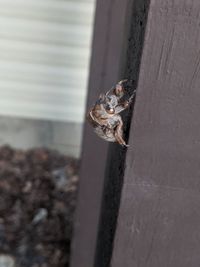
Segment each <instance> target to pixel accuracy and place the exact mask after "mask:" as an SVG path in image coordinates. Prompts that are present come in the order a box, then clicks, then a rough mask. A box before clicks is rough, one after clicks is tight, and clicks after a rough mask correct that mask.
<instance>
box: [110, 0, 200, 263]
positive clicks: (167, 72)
mask: <svg viewBox="0 0 200 267" xmlns="http://www.w3.org/2000/svg"><path fill="white" fill-rule="evenodd" d="M199 44H200V2H199V1H198V0H193V1H191V0H190V1H182V0H167V1H166V0H151V3H150V9H149V15H148V22H147V28H146V35H145V43H144V49H143V55H142V62H141V67H140V75H139V82H138V89H137V97H136V102H135V109H134V116H133V118H132V124H131V132H130V141H129V143H130V148H129V150H128V152H127V159H126V170H125V176H124V186H123V191H122V197H121V205H120V211H119V217H118V224H117V231H116V236H115V243H114V251H113V256H112V263H111V266H112V267H122V266H126V267H160V266H162V267H188V266H190V267H197V266H199V263H200V194H199V192H200V168H199V164H200V121H199V114H200V105H199V103H200V90H199V87H200V73H199V72H200V48H199ZM132 49H134V48H132Z"/></svg>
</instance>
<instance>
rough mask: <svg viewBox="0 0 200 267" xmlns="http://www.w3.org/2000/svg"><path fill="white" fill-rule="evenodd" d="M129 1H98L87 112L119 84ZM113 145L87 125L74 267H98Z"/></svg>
mask: <svg viewBox="0 0 200 267" xmlns="http://www.w3.org/2000/svg"><path fill="white" fill-rule="evenodd" d="M131 2H132V0H131V1H129V0H116V1H112V0H97V6H96V16H95V25H94V37H93V46H92V47H93V48H92V51H93V52H92V58H91V64H90V79H89V89H88V101H87V109H88V108H89V107H91V105H92V104H93V103H94V102H95V101H96V99H97V97H98V96H99V94H100V93H101V92H106V91H107V90H108V89H110V88H111V87H112V86H113V85H114V84H115V83H116V82H117V81H119V79H120V78H122V77H120V76H121V75H120V73H121V72H122V69H123V64H124V55H125V54H126V49H125V47H126V41H127V38H128V35H127V34H128V28H129V27H128V26H127V25H129V23H127V19H128V18H127V14H128V13H129V4H130V3H131ZM108 150H109V144H108V143H106V142H105V141H104V140H101V139H100V138H99V137H98V136H96V135H95V134H94V133H93V130H92V128H91V126H90V125H88V124H87V123H86V124H85V128H84V135H83V147H82V157H81V170H80V185H79V197H78V203H77V212H76V218H75V226H74V240H73V244H72V257H71V267H80V266H83V267H94V266H95V258H96V248H97V241H98V240H97V239H98V233H99V222H100V216H101V205H102V198H103V192H104V182H105V172H106V166H107V156H108Z"/></svg>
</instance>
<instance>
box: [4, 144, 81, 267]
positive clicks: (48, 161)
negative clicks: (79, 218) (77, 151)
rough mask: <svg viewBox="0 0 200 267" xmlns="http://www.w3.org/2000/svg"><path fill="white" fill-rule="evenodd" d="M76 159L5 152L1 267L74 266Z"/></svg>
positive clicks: (38, 152) (43, 151)
mask: <svg viewBox="0 0 200 267" xmlns="http://www.w3.org/2000/svg"><path fill="white" fill-rule="evenodd" d="M78 166H79V162H78V160H76V159H73V158H70V157H67V156H63V155H60V154H59V153H58V152H55V151H51V150H47V149H43V148H37V149H32V150H28V151H22V150H14V149H11V148H10V147H6V146H4V147H1V148H0V267H13V266H15V267H63V266H65V267H67V266H69V255H70V240H71V237H72V222H73V215H74V210H75V204H76V194H77V183H78V176H77V173H78Z"/></svg>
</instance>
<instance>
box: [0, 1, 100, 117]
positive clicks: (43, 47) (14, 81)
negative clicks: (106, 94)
mask: <svg viewBox="0 0 200 267" xmlns="http://www.w3.org/2000/svg"><path fill="white" fill-rule="evenodd" d="M94 6H95V0H71V1H68V0H0V115H9V116H18V117H27V118H39V119H50V120H51V119H52V120H63V121H74V122H82V120H83V114H84V106H85V97H86V87H87V78H88V67H89V58H90V44H91V35H92V26H93V14H94Z"/></svg>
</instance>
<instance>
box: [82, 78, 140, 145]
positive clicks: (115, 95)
mask: <svg viewBox="0 0 200 267" xmlns="http://www.w3.org/2000/svg"><path fill="white" fill-rule="evenodd" d="M127 82H128V80H122V81H120V82H118V83H117V84H116V85H115V86H114V87H112V88H111V89H110V90H109V91H108V92H107V93H106V94H101V95H100V96H99V98H98V100H97V101H96V103H95V104H94V106H93V107H92V108H91V109H90V111H89V112H88V115H87V118H88V121H89V122H90V124H91V125H92V127H93V128H94V132H95V133H96V134H97V135H98V136H99V137H101V138H103V139H104V140H106V141H109V142H117V143H119V144H120V145H122V146H126V147H127V146H128V145H127V144H126V142H125V141H124V139H123V120H122V117H121V115H120V114H119V113H121V112H122V111H123V110H125V109H127V108H128V107H129V106H130V104H131V103H132V101H133V99H134V96H135V91H134V92H133V94H132V95H131V96H129V93H128V90H127V89H126V83H127Z"/></svg>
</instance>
